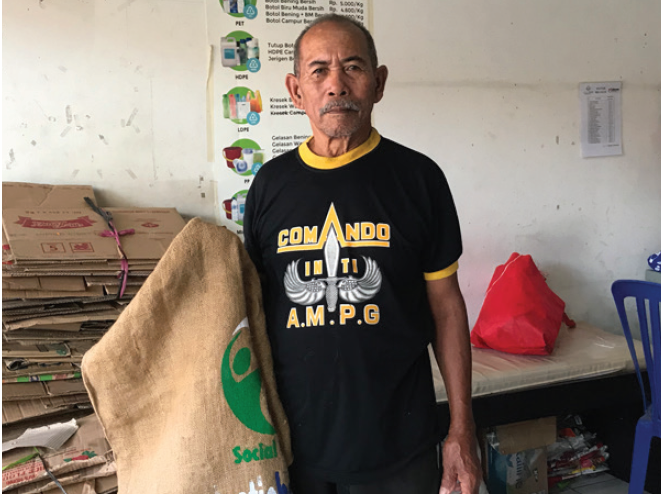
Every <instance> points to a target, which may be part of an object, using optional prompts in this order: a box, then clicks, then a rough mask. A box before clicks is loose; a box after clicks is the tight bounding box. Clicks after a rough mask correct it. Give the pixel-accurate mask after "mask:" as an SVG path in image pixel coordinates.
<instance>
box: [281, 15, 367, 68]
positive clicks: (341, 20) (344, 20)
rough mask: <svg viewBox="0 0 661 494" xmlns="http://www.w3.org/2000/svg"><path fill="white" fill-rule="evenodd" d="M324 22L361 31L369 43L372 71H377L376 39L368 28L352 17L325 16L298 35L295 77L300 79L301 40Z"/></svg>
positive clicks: (295, 43)
mask: <svg viewBox="0 0 661 494" xmlns="http://www.w3.org/2000/svg"><path fill="white" fill-rule="evenodd" d="M324 22H334V23H336V24H344V25H345V26H347V25H349V26H355V27H357V28H358V29H360V32H362V33H363V35H364V36H365V41H366V42H367V52H368V55H369V62H370V65H371V66H372V70H376V68H377V66H378V65H379V61H378V58H377V56H376V46H375V44H374V38H372V35H371V34H370V32H369V31H368V30H367V28H366V27H365V26H363V25H362V24H361V23H360V22H358V21H356V20H354V19H352V18H351V17H347V16H344V15H339V14H325V15H322V16H319V17H317V18H316V19H315V20H314V21H312V22H311V23H310V24H309V25H308V26H307V27H306V28H305V29H303V31H301V34H299V35H298V38H296V41H295V42H294V75H295V76H296V77H298V64H299V62H300V56H301V40H302V39H303V37H304V36H305V35H306V34H307V32H308V31H309V30H310V29H312V28H313V27H314V26H316V25H318V24H323V23H324Z"/></svg>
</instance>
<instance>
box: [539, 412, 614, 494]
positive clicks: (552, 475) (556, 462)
mask: <svg viewBox="0 0 661 494" xmlns="http://www.w3.org/2000/svg"><path fill="white" fill-rule="evenodd" d="M607 449H608V448H607V446H606V445H604V444H603V443H601V442H600V441H598V439H597V437H596V435H595V434H593V433H591V432H589V431H587V430H586V428H585V427H584V426H583V423H582V421H581V418H580V417H579V416H577V415H571V416H568V417H564V418H563V419H561V420H559V421H558V440H557V441H556V442H555V443H554V444H552V445H550V446H548V448H547V453H548V476H549V487H553V486H554V485H556V484H558V485H559V487H561V488H564V487H566V486H567V485H571V481H572V480H573V479H575V478H577V477H581V476H583V475H592V474H595V473H599V472H605V471H606V470H608V464H607V463H606V460H608V451H607Z"/></svg>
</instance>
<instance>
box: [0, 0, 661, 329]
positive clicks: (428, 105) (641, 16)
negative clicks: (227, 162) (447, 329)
mask: <svg viewBox="0 0 661 494" xmlns="http://www.w3.org/2000/svg"><path fill="white" fill-rule="evenodd" d="M372 5H373V12H374V19H373V30H374V35H375V39H376V42H377V46H378V48H379V53H380V58H381V61H382V62H383V63H385V64H387V65H388V66H389V68H390V79H389V83H388V86H387V91H386V97H385V98H384V100H383V101H382V102H381V103H379V105H377V107H376V114H375V125H376V126H377V128H378V129H379V130H380V131H381V133H382V134H383V135H385V136H388V137H391V138H394V139H396V140H399V141H400V142H402V143H404V144H407V145H409V146H411V147H414V148H417V149H419V150H421V151H423V152H425V153H427V154H429V155H430V156H432V157H433V158H434V159H435V160H436V161H437V162H438V163H439V164H440V165H441V167H442V168H443V169H444V171H445V172H446V174H447V176H448V179H449V180H450V183H451V186H452V188H453V191H454V194H455V199H456V201H457V204H458V207H459V211H460V216H461V220H462V226H463V232H464V243H465V255H464V257H463V258H462V261H461V269H460V279H461V282H462V286H463V289H464V292H465V295H466V299H467V302H468V306H469V312H470V315H471V320H473V321H474V319H475V317H476V316H477V313H478V312H479V308H480V305H481V303H482V299H483V296H484V291H485V288H486V286H487V283H488V281H489V279H490V277H491V273H492V272H493V269H494V267H495V266H496V265H497V264H500V263H502V262H504V261H505V260H506V259H507V257H508V256H509V254H510V253H511V252H512V251H519V252H521V253H529V254H532V255H533V258H534V259H535V260H536V261H537V263H538V265H539V266H540V268H541V269H542V270H543V271H545V272H546V273H548V281H549V284H550V285H551V287H552V288H553V289H554V290H555V291H556V292H557V293H558V294H559V295H560V296H562V297H563V298H564V299H565V300H566V301H567V304H568V312H569V314H570V315H571V316H572V317H574V318H576V319H582V320H587V321H590V322H592V323H593V324H596V325H600V326H602V327H604V328H607V329H611V330H615V329H616V328H617V327H618V323H617V321H616V319H615V311H614V309H613V307H612V301H611V299H610V295H609V287H610V284H611V282H612V281H613V280H615V279H618V278H638V279H642V278H643V274H644V270H645V268H646V263H645V260H646V258H647V255H649V254H651V253H653V252H656V251H657V250H659V249H661V56H660V55H659V54H660V53H661V33H660V32H659V30H658V24H659V21H660V20H661V2H658V0H636V1H633V0H630V1H621V0H574V1H571V2H569V1H557V0H537V1H534V2H531V1H526V0H503V1H501V2H489V1H487V0H480V1H477V0H473V1H466V0H443V1H442V2H441V1H436V0H409V1H408V2H395V1H393V0H378V1H377V0H374V1H373V2H372ZM206 52H207V49H206V35H205V8H204V2H203V0H42V1H39V0H4V1H3V101H2V103H3V135H2V137H3V151H2V152H3V168H2V179H3V180H4V181H35V182H45V183H84V184H92V185H93V186H94V187H95V189H96V190H97V196H98V197H99V198H100V201H101V204H104V205H118V206H121V205H136V206H147V205H150V206H175V207H177V208H178V209H179V210H180V211H181V212H182V213H183V214H185V215H187V216H193V215H196V216H202V217H203V218H205V219H207V220H209V221H215V220H216V219H217V218H218V217H219V215H218V212H217V210H218V208H217V204H216V201H217V199H216V198H215V190H216V187H215V185H214V184H213V181H214V179H215V177H214V170H213V167H212V166H211V165H210V164H208V163H207V162H206V140H205V139H206V138H205V136H206V127H205V125H206V124H205V83H206V74H207V66H206V64H207V60H206V56H207V55H206ZM620 80H621V81H623V127H624V131H623V134H624V150H625V153H624V155H623V156H621V157H613V158H598V159H595V158H593V159H581V158H580V145H579V134H578V133H579V106H578V83H579V82H587V81H597V82H598V81H620ZM68 115H70V117H69V116H68ZM69 120H70V121H69ZM129 121H130V125H128V122H129ZM101 136H102V137H101Z"/></svg>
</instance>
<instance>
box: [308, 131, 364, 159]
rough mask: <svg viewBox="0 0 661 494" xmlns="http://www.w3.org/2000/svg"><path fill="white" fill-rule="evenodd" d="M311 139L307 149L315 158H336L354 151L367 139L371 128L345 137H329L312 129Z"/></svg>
mask: <svg viewBox="0 0 661 494" xmlns="http://www.w3.org/2000/svg"><path fill="white" fill-rule="evenodd" d="M312 130H313V131H312V139H310V141H308V147H309V148H310V151H312V152H313V153H314V154H316V155H317V156H322V157H324V158H336V157H337V156H342V155H343V154H345V153H348V152H349V151H351V150H352V149H356V148H357V147H358V146H360V145H361V144H363V143H364V142H365V141H367V139H369V137H370V134H371V133H372V127H371V126H370V127H366V128H364V129H360V130H359V131H357V132H356V133H355V134H353V135H351V136H347V137H329V136H327V135H326V134H324V133H323V132H320V131H317V132H315V129H312Z"/></svg>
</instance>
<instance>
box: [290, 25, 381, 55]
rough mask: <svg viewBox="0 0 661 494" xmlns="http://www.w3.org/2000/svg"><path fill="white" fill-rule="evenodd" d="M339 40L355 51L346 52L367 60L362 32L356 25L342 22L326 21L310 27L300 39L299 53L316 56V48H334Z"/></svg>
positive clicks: (366, 49)
mask: <svg viewBox="0 0 661 494" xmlns="http://www.w3.org/2000/svg"><path fill="white" fill-rule="evenodd" d="M340 41H345V43H346V45H348V46H351V47H352V48H354V51H355V53H351V54H347V55H348V56H351V57H359V58H362V59H365V60H367V59H368V58H369V56H368V47H367V40H366V39H365V35H364V34H363V32H362V31H361V30H360V29H359V28H358V27H356V26H354V25H352V24H349V23H344V22H335V21H327V22H322V23H321V24H317V25H316V26H313V27H312V28H310V30H309V31H308V32H307V33H305V35H304V36H303V38H302V39H301V44H300V53H301V57H302V58H316V57H317V55H319V53H315V52H318V50H321V49H324V48H336V47H338V46H340Z"/></svg>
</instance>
